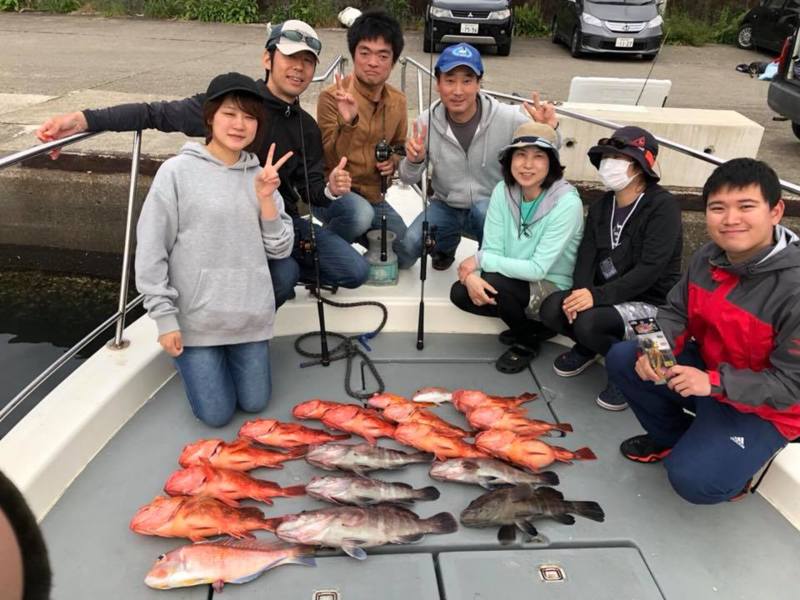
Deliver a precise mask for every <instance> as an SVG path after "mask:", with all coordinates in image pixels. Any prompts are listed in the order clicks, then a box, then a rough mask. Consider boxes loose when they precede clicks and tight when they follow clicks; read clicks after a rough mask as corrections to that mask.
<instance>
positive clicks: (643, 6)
mask: <svg viewBox="0 0 800 600" xmlns="http://www.w3.org/2000/svg"><path fill="white" fill-rule="evenodd" d="M663 24H664V21H663V19H662V18H661V15H660V14H659V13H658V7H657V5H656V0H558V1H557V6H556V13H555V15H554V16H553V23H552V39H553V43H554V44H555V43H558V42H560V41H563V42H564V43H565V44H567V46H568V47H569V51H570V52H571V53H572V56H574V57H576V58H577V57H579V56H582V55H583V54H585V53H589V52H609V53H615V54H640V55H642V57H644V58H649V59H652V58H654V57H655V56H656V55H657V54H658V51H659V50H660V49H661V39H662V37H663V29H662V26H663Z"/></svg>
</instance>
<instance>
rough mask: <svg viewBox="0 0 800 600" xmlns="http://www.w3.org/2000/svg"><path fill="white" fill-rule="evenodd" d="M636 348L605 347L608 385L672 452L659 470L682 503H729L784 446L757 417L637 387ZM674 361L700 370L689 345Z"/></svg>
mask: <svg viewBox="0 0 800 600" xmlns="http://www.w3.org/2000/svg"><path fill="white" fill-rule="evenodd" d="M637 348H638V346H637V343H636V342H635V341H628V342H619V343H617V344H614V345H613V346H612V347H611V350H609V352H608V354H607V355H606V369H607V370H608V379H609V381H611V382H613V383H614V384H616V386H617V387H618V388H619V389H620V390H621V391H622V393H623V394H624V395H625V397H626V398H627V400H628V404H629V405H630V407H631V409H632V410H633V412H634V414H635V415H636V418H637V419H639V423H641V424H642V427H644V429H645V431H647V434H648V435H649V436H650V437H651V438H652V439H653V440H654V441H655V442H656V443H657V444H660V445H661V446H666V447H671V448H672V452H670V454H669V456H667V458H666V459H665V460H664V466H665V467H666V469H667V475H668V476H669V481H670V483H671V484H672V487H673V488H674V489H675V491H676V492H677V493H678V494H679V495H680V496H681V497H683V498H684V499H685V500H687V501H689V502H692V503H693V504H715V503H717V502H724V501H726V500H729V499H730V498H732V497H733V496H735V495H737V494H738V493H739V492H741V491H742V489H743V488H744V486H745V484H746V483H747V481H748V480H749V479H750V478H751V477H753V475H754V474H755V473H756V472H757V471H758V470H759V469H760V468H761V467H762V466H763V465H764V464H765V463H766V462H767V461H768V460H769V459H770V458H771V457H772V456H773V455H774V454H775V453H776V452H777V451H778V450H780V449H781V448H783V447H784V446H785V445H786V443H787V442H788V440H787V439H786V438H785V437H783V435H781V433H780V432H779V431H778V430H777V429H776V428H775V426H774V425H772V423H770V422H769V421H765V420H764V419H762V418H761V417H759V416H757V415H754V414H752V413H743V412H739V411H738V410H736V409H735V408H734V407H732V406H731V405H729V404H726V403H724V402H720V401H719V400H716V399H715V398H712V397H711V396H689V397H688V398H684V397H682V396H681V395H680V394H678V393H676V392H673V391H672V390H670V389H669V388H668V387H667V386H666V385H656V384H654V383H652V382H650V381H642V380H641V379H640V378H639V376H638V375H637V374H636V371H634V363H635V362H636V357H637ZM675 358H676V359H677V361H678V363H680V364H682V365H688V366H692V367H696V368H698V369H705V365H704V364H703V361H702V359H701V358H700V355H699V352H698V351H697V348H696V346H694V344H688V345H687V347H686V348H685V350H684V351H683V352H682V353H681V354H679V355H678V356H676V357H675ZM684 408H686V409H688V410H690V411H692V412H693V413H695V416H694V417H692V416H691V415H688V414H686V413H685V412H684V410H683V409H684Z"/></svg>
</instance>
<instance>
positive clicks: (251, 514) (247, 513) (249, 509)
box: [239, 506, 264, 519]
mask: <svg viewBox="0 0 800 600" xmlns="http://www.w3.org/2000/svg"><path fill="white" fill-rule="evenodd" d="M239 512H240V514H241V515H242V518H244V519H263V518H264V513H263V512H262V510H261V509H260V508H256V507H255V506H242V507H241V508H240V509H239Z"/></svg>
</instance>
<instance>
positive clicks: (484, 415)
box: [467, 405, 572, 436]
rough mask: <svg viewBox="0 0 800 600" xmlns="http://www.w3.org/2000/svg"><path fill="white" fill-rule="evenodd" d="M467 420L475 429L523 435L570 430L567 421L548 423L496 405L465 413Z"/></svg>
mask: <svg viewBox="0 0 800 600" xmlns="http://www.w3.org/2000/svg"><path fill="white" fill-rule="evenodd" d="M467 421H469V424H470V425H472V426H473V427H475V428H476V429H508V430H509V431H513V432H514V433H520V434H523V435H533V436H539V435H549V434H550V432H551V431H563V432H568V431H572V425H570V424H569V423H548V422H547V421H539V420H537V419H529V418H527V417H525V416H523V415H521V414H519V413H517V412H514V411H509V410H506V409H504V408H502V407H500V406H497V405H481V406H478V407H477V408H474V409H472V410H471V411H469V412H468V413H467Z"/></svg>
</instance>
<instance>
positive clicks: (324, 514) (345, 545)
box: [275, 506, 458, 560]
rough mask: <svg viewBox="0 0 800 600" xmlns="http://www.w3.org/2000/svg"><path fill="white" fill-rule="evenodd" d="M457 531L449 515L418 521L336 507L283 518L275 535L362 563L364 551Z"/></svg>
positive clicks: (400, 513) (399, 512) (380, 510)
mask: <svg viewBox="0 0 800 600" xmlns="http://www.w3.org/2000/svg"><path fill="white" fill-rule="evenodd" d="M457 529H458V523H456V520H455V519H454V518H453V515H451V514H450V513H439V514H438V515H434V516H433V517H431V518H429V519H420V518H419V516H418V515H416V514H415V513H413V512H411V511H410V510H407V509H405V508H400V507H398V506H372V507H369V508H356V507H352V506H337V507H334V508H323V509H321V510H313V511H308V512H302V513H300V514H298V515H288V516H286V517H283V519H282V522H281V524H280V525H279V526H278V528H277V529H276V530H275V535H277V536H278V537H279V538H281V539H282V540H286V541H287V542H294V543H299V544H314V545H316V546H328V547H331V548H341V549H342V550H344V551H345V552H346V553H347V554H349V555H350V556H352V557H353V558H357V559H359V560H364V559H365V558H366V557H367V553H366V552H364V548H371V547H373V546H382V545H383V544H410V543H413V542H417V541H419V540H421V539H422V538H423V537H424V536H425V534H426V533H452V532H454V531H456V530H457Z"/></svg>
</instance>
